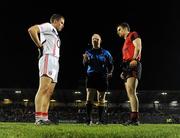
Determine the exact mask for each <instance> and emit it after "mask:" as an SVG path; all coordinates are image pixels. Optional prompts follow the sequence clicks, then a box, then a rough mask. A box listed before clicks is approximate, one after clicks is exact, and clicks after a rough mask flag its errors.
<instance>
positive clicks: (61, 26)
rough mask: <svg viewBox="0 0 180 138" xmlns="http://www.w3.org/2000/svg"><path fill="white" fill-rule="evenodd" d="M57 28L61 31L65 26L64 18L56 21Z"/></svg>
mask: <svg viewBox="0 0 180 138" xmlns="http://www.w3.org/2000/svg"><path fill="white" fill-rule="evenodd" d="M56 26H57V30H58V31H61V30H62V29H63V28H64V18H61V19H59V20H57V21H56Z"/></svg>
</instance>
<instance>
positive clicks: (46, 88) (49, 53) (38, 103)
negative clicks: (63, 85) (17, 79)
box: [28, 14, 65, 125]
mask: <svg viewBox="0 0 180 138" xmlns="http://www.w3.org/2000/svg"><path fill="white" fill-rule="evenodd" d="M64 22H65V19H64V17H63V16H62V15H60V14H53V15H52V16H51V18H50V23H48V22H47V23H42V24H39V25H33V26H31V27H30V28H29V29H28V32H29V35H30V37H31V39H32V40H33V42H34V43H35V44H36V46H37V48H38V50H39V51H42V56H41V57H39V77H40V82H39V89H38V91H37V93H36V96H35V124H36V125H41V124H42V125H43V124H45V125H48V124H50V123H51V121H50V120H49V119H48V110H49V104H50V98H51V96H52V94H53V91H54V88H55V85H56V83H57V77H58V72H59V57H60V44H61V43H60V38H59V36H58V31H61V30H62V29H63V27H64ZM39 34H40V35H39ZM39 36H40V37H39ZM40 49H41V50H40Z"/></svg>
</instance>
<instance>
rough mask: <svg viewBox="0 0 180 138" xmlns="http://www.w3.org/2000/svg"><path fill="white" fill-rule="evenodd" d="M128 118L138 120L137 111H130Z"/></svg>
mask: <svg viewBox="0 0 180 138" xmlns="http://www.w3.org/2000/svg"><path fill="white" fill-rule="evenodd" d="M130 119H131V120H132V121H138V120H139V112H131V114H130Z"/></svg>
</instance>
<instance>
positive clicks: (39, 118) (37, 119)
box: [35, 112, 42, 121]
mask: <svg viewBox="0 0 180 138" xmlns="http://www.w3.org/2000/svg"><path fill="white" fill-rule="evenodd" d="M41 119H42V112H35V120H36V121H39V120H41Z"/></svg>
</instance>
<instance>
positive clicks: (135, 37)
mask: <svg viewBox="0 0 180 138" xmlns="http://www.w3.org/2000/svg"><path fill="white" fill-rule="evenodd" d="M132 39H133V41H132V42H133V45H134V55H133V58H132V61H131V62H130V67H135V66H137V60H136V59H137V58H138V57H139V55H140V54H141V38H140V37H139V36H138V34H136V33H135V34H134V35H133V38H132Z"/></svg>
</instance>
